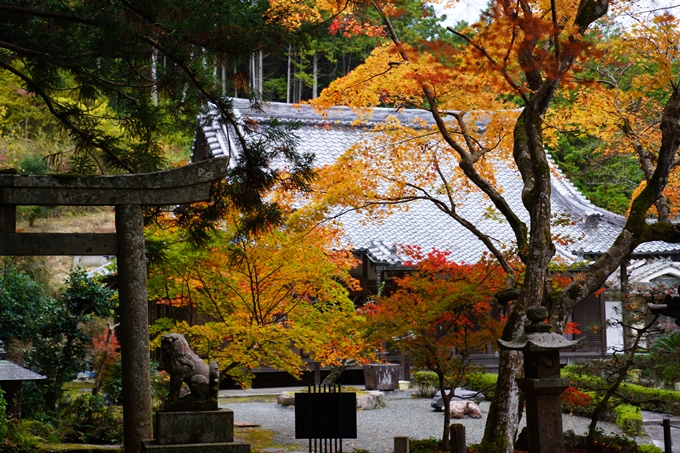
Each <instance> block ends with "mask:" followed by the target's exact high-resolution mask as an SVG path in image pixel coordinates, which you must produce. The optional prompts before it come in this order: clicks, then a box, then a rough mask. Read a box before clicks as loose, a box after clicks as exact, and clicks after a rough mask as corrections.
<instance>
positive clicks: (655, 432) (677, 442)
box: [219, 386, 680, 453]
mask: <svg viewBox="0 0 680 453" xmlns="http://www.w3.org/2000/svg"><path fill="white" fill-rule="evenodd" d="M353 387H356V388H360V389H363V386H353ZM304 388H305V387H302V386H300V387H278V388H266V389H248V390H220V394H219V397H220V399H224V398H226V399H229V398H238V397H241V398H247V397H256V396H265V395H270V396H276V395H278V394H280V393H282V392H296V391H301V390H303V389H304ZM411 394H412V392H411V391H410V390H409V391H394V392H385V398H386V399H392V398H395V399H402V398H410V397H411ZM642 415H643V420H644V426H645V430H646V431H647V434H648V435H649V438H650V440H651V441H652V442H653V443H654V445H656V446H657V447H660V448H662V449H663V448H664V438H663V428H662V427H661V422H662V420H663V419H664V418H670V419H671V426H674V427H675V428H671V438H672V441H673V447H672V452H673V453H680V417H673V416H671V417H668V416H666V415H664V414H657V413H654V412H648V411H642ZM274 450H275V449H274Z"/></svg>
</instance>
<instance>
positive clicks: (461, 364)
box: [364, 247, 505, 438]
mask: <svg viewBox="0 0 680 453" xmlns="http://www.w3.org/2000/svg"><path fill="white" fill-rule="evenodd" d="M407 250H408V251H409V252H410V255H411V256H412V257H413V260H414V262H412V263H409V264H408V265H414V266H415V271H414V272H413V273H412V274H408V275H406V276H404V277H403V278H399V279H395V280H396V283H397V286H398V289H397V290H396V291H395V292H394V293H393V294H391V295H389V296H385V297H380V298H378V300H377V301H376V302H375V303H374V304H370V305H369V306H367V307H365V308H364V310H365V311H366V313H367V318H368V322H369V331H371V333H372V334H371V337H372V338H373V339H374V340H375V341H384V342H385V344H386V346H388V347H389V348H390V349H396V350H398V351H400V352H402V353H403V354H404V355H406V356H408V357H409V358H410V360H411V361H412V363H413V367H414V368H415V369H427V370H430V371H434V372H435V373H436V374H437V376H438V377H439V390H440V391H441V392H442V394H443V395H444V396H445V397H446V398H445V400H444V402H445V412H444V434H443V435H444V437H443V438H447V437H446V436H447V435H448V429H449V425H450V418H449V417H450V415H449V411H448V405H449V400H450V397H451V396H452V395H453V389H455V388H456V387H458V386H460V385H461V384H462V383H463V382H464V380H465V378H466V376H467V375H468V373H470V372H471V371H472V370H473V369H474V367H472V366H471V362H470V355H471V354H473V353H474V352H479V351H486V348H487V347H488V346H491V347H493V348H496V341H495V340H496V339H497V338H498V337H499V335H500V332H501V329H502V321H500V320H499V319H498V317H497V316H494V315H493V314H492V313H493V311H494V310H493V309H492V305H491V303H492V299H493V295H494V293H495V292H496V291H498V290H499V289H501V288H503V285H504V283H505V275H504V273H503V272H502V269H500V267H498V266H497V265H492V264H487V263H477V264H457V263H454V262H452V261H451V259H450V257H449V255H450V253H449V252H445V251H438V250H432V251H430V252H428V253H424V252H423V251H422V250H420V249H418V248H414V247H410V248H407Z"/></svg>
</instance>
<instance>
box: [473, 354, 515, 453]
mask: <svg viewBox="0 0 680 453" xmlns="http://www.w3.org/2000/svg"><path fill="white" fill-rule="evenodd" d="M522 364H523V360H522V354H521V353H520V352H518V351H501V352H500V358H499V361H498V383H497V384H496V391H495V394H494V397H493V399H492V400H491V406H490V407H489V415H488V416H487V418H486V426H485V429H484V437H483V438H482V442H481V445H480V451H484V452H494V453H496V452H498V453H513V452H514V445H515V438H516V437H517V426H518V425H519V418H520V417H519V415H520V411H519V399H520V398H519V388H518V387H517V382H515V378H516V377H517V376H518V375H519V372H520V370H521V369H522Z"/></svg>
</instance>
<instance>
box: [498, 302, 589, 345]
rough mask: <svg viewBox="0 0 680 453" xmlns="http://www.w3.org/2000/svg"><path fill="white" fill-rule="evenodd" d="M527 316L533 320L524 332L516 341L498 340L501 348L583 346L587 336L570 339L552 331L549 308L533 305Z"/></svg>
mask: <svg viewBox="0 0 680 453" xmlns="http://www.w3.org/2000/svg"><path fill="white" fill-rule="evenodd" d="M527 318H529V320H530V321H531V324H528V325H526V326H525V327H524V333H523V334H522V335H520V336H519V338H517V339H516V340H515V341H505V340H498V344H499V345H500V347H501V349H510V350H521V349H528V350H529V351H548V350H555V349H557V350H561V349H578V348H580V347H581V346H583V342H584V340H585V337H582V338H579V339H578V340H569V339H567V338H565V337H564V336H562V335H560V334H557V333H554V332H551V330H552V327H550V324H547V323H546V321H547V320H548V309H547V308H545V307H532V308H530V309H528V310H527Z"/></svg>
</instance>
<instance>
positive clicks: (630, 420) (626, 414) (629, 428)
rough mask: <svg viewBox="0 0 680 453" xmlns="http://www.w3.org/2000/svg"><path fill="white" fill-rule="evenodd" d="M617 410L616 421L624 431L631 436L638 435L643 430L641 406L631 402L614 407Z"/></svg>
mask: <svg viewBox="0 0 680 453" xmlns="http://www.w3.org/2000/svg"><path fill="white" fill-rule="evenodd" d="M614 411H615V412H616V423H617V424H618V425H619V426H620V427H621V429H622V430H623V432H624V433H626V434H627V435H629V436H637V435H639V434H640V433H641V432H642V427H643V423H642V412H640V408H639V407H635V406H631V405H629V404H620V405H619V406H616V408H614Z"/></svg>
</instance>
